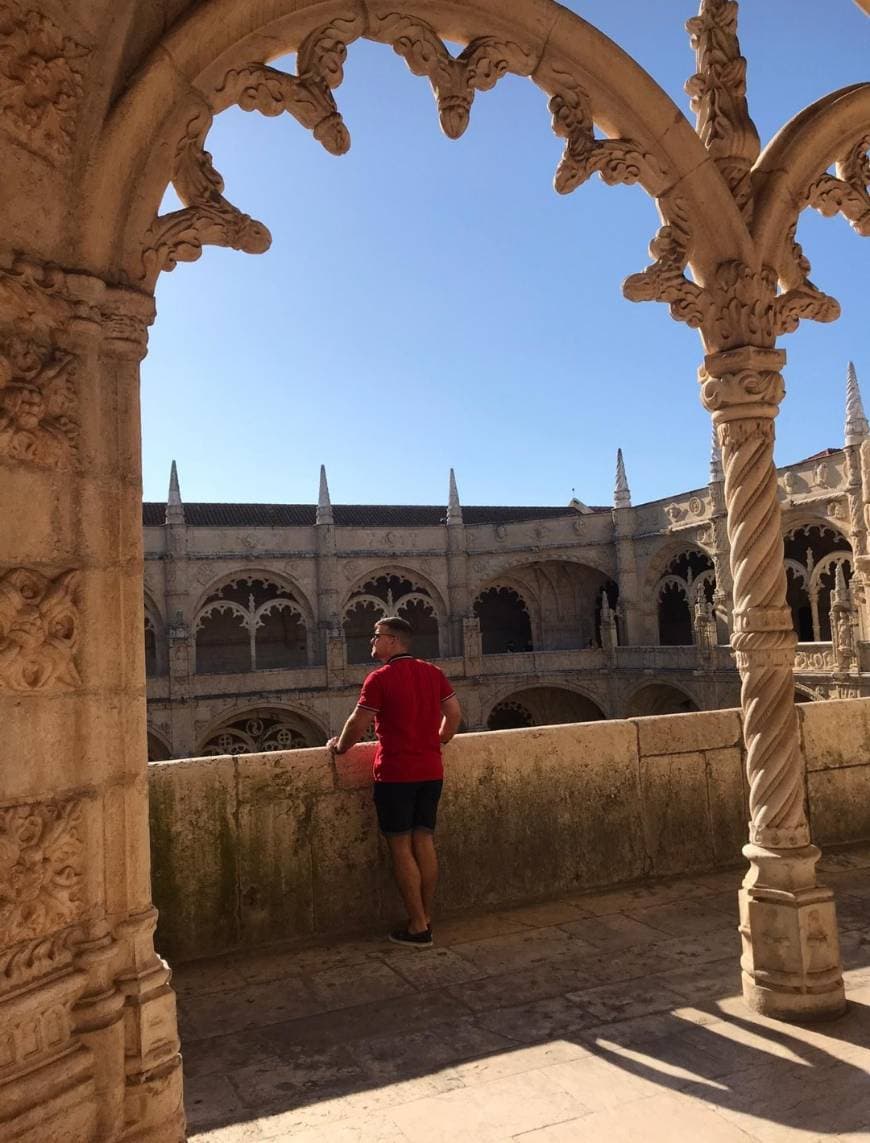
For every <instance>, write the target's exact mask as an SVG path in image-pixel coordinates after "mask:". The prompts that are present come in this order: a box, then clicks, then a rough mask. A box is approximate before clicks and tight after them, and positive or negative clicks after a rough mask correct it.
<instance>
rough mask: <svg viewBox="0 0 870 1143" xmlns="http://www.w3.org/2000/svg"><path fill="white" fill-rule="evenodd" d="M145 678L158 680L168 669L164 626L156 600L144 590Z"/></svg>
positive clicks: (167, 650) (167, 651)
mask: <svg viewBox="0 0 870 1143" xmlns="http://www.w3.org/2000/svg"><path fill="white" fill-rule="evenodd" d="M144 627H145V631H144V638H145V677H146V678H159V677H160V676H162V675H165V674H166V672H167V671H168V669H169V648H168V647H167V643H166V624H165V622H164V620H163V615H162V612H161V610H160V608H159V606H158V605H157V602H156V600H155V599H154V597H153V596H152V595H151V593H150V592H149V591H147V590H146V592H145V598H144Z"/></svg>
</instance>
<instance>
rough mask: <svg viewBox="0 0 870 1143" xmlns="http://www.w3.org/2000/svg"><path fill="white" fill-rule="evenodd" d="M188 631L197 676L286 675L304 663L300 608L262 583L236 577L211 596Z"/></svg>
mask: <svg viewBox="0 0 870 1143" xmlns="http://www.w3.org/2000/svg"><path fill="white" fill-rule="evenodd" d="M194 631H195V634H196V673H197V674H198V675H225V674H237V673H243V672H247V671H256V670H274V669H279V668H283V669H287V668H292V667H301V666H304V665H305V664H306V663H307V662H308V634H307V630H306V626H305V620H304V618H303V615H302V608H301V606H300V604H299V603H298V601H297V600H296V598H295V597H294V596H293V595H292V594H291V593H290V592H289V591H288V590H287V589H286V588H284V587H282V586H281V585H279V584H277V583H274V582H272V581H270V580H267V579H265V578H262V577H255V576H245V577H240V578H238V579H235V580H232V581H231V582H229V583H225V584H224V585H223V586H222V587H220V588H218V589H217V590H216V591H214V592H212V593H211V594H210V595H209V596H208V597H207V598H206V600H205V602H204V603H203V605H202V607H201V608H200V610H199V614H198V615H197V617H196V621H195V623H194Z"/></svg>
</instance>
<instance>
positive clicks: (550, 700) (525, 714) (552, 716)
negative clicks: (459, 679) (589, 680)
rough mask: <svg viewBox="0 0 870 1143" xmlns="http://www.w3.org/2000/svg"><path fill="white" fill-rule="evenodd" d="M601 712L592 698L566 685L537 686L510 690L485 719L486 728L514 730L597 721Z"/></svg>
mask: <svg viewBox="0 0 870 1143" xmlns="http://www.w3.org/2000/svg"><path fill="white" fill-rule="evenodd" d="M606 717H607V716H606V715H605V713H604V711H603V710H602V709H601V707H599V706H598V704H597V703H596V702H594V701H593V700H592V699H591V698H589V697H588V696H587V695H585V694H581V693H580V692H579V691H575V690H569V689H568V688H567V687H558V686H537V687H524V688H521V689H519V690H516V691H512V692H511V693H510V694H508V695H506V696H505V697H504V698H501V699H499V701H498V702H497V703H495V704H494V705H493V707H492V709H491V710H490V712H489V715H488V716H487V719H486V728H487V730H514V729H517V728H519V727H525V726H558V725H561V724H563V723H570V722H598V721H599V720H600V719H602V718H606Z"/></svg>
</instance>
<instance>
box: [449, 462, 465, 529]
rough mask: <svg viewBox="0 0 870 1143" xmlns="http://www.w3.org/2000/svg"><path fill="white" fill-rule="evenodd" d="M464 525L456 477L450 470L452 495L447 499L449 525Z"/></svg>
mask: <svg viewBox="0 0 870 1143" xmlns="http://www.w3.org/2000/svg"><path fill="white" fill-rule="evenodd" d="M461 523H462V505H461V504H460V503H459V489H458V488H457V487H456V475H455V474H454V472H453V469H452V468H451V469H450V493H449V496H448V499H447V524H448V526H449V525H450V524H461Z"/></svg>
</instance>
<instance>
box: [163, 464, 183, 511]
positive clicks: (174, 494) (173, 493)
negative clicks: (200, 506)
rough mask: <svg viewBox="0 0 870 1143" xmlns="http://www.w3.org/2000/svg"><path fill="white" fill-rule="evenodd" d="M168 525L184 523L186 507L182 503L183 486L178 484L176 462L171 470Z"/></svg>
mask: <svg viewBox="0 0 870 1143" xmlns="http://www.w3.org/2000/svg"><path fill="white" fill-rule="evenodd" d="M166 523H167V524H183V523H184V505H183V504H182V502H181V486H180V485H179V483H178V468H177V467H176V464H175V461H173V462H172V467H171V468H170V470H169V496H168V497H167V500H166Z"/></svg>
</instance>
